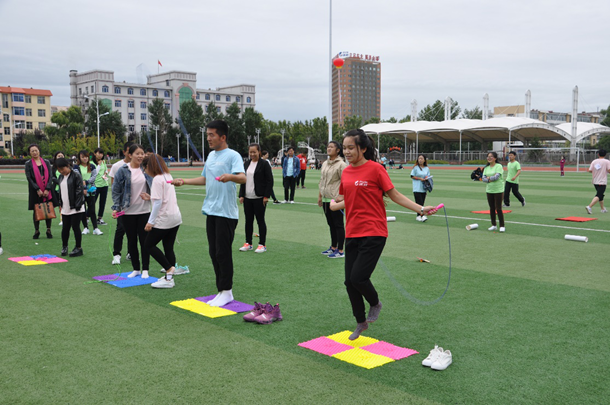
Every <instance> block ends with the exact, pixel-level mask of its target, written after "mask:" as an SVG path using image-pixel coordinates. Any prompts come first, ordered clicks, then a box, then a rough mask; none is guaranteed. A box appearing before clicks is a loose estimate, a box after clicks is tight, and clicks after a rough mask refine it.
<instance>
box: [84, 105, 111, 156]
mask: <svg viewBox="0 0 610 405" xmlns="http://www.w3.org/2000/svg"><path fill="white" fill-rule="evenodd" d="M85 98H86V99H87V100H89V96H88V95H87V94H85ZM95 109H96V112H97V147H98V148H99V147H100V117H103V116H104V115H108V114H110V113H109V112H105V113H104V114H102V115H100V103H99V101H98V99H97V94H96V95H95Z"/></svg>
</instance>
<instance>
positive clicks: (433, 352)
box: [421, 345, 443, 367]
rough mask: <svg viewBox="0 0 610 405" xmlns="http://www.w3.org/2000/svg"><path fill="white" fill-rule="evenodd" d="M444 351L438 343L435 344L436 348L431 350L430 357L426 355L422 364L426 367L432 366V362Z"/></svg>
mask: <svg viewBox="0 0 610 405" xmlns="http://www.w3.org/2000/svg"><path fill="white" fill-rule="evenodd" d="M442 352H443V348H442V347H438V345H434V349H432V350H430V354H429V355H428V357H426V358H425V359H424V360H423V361H422V362H421V365H422V366H425V367H430V366H432V364H433V363H434V362H435V361H436V360H437V359H438V358H439V356H440V355H441V353H442Z"/></svg>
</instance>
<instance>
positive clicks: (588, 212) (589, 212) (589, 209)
mask: <svg viewBox="0 0 610 405" xmlns="http://www.w3.org/2000/svg"><path fill="white" fill-rule="evenodd" d="M585 209H586V210H587V214H593V211H591V207H589V206H588V205H587V206H586V207H585Z"/></svg>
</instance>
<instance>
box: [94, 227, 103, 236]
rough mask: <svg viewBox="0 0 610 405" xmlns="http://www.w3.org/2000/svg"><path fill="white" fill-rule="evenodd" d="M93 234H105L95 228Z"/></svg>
mask: <svg viewBox="0 0 610 405" xmlns="http://www.w3.org/2000/svg"><path fill="white" fill-rule="evenodd" d="M93 234H94V235H103V234H104V232H102V231H100V230H99V228H95V229H94V230H93Z"/></svg>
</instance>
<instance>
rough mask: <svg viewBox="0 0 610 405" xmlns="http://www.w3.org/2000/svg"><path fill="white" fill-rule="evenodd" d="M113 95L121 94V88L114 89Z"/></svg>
mask: <svg viewBox="0 0 610 405" xmlns="http://www.w3.org/2000/svg"><path fill="white" fill-rule="evenodd" d="M114 94H121V88H120V87H119V86H116V87H115V88H114Z"/></svg>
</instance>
